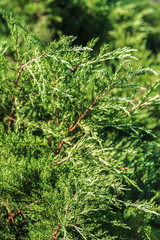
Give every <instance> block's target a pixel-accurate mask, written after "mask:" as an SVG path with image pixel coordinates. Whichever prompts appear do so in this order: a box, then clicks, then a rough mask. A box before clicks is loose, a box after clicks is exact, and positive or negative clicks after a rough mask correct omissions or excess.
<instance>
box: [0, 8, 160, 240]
mask: <svg viewBox="0 0 160 240" xmlns="http://www.w3.org/2000/svg"><path fill="white" fill-rule="evenodd" d="M3 17H4V18H5V20H6V21H7V23H8V25H9V27H10V29H11V36H12V37H13V39H14V48H13V56H12V58H11V60H8V58H7V45H6V43H2V45H1V55H0V57H1V65H0V73H1V79H0V81H1V85H0V93H1V99H0V110H1V122H0V126H1V133H0V139H1V141H0V148H1V154H0V169H1V175H0V193H1V194H0V197H1V200H0V202H1V205H0V222H1V226H0V236H1V238H2V239H116V238H118V239H128V238H130V239H135V236H137V234H138V236H139V239H140V238H141V239H142V238H143V237H144V236H145V238H146V237H147V236H149V235H150V236H151V231H150V232H149V230H147V231H143V230H141V229H140V227H141V226H142V225H143V224H145V227H146V229H147V226H150V227H151V228H152V227H153V228H154V224H153V226H152V224H150V221H151V219H152V218H153V216H154V218H155V222H156V221H157V218H158V217H159V212H158V207H157V203H156V201H155V195H156V194H155V193H156V190H157V188H158V186H157V185H155V186H154V184H152V182H155V183H157V182H158V181H159V180H158V179H159V172H158V170H157V166H158V164H159V159H160V156H159V144H157V142H156V140H154V139H155V136H154V135H153V134H152V133H151V132H150V131H149V129H147V128H145V126H140V125H138V123H137V122H136V115H138V114H142V113H143V111H144V110H145V108H148V107H151V106H153V105H157V104H159V96H158V95H155V96H153V97H150V98H149V96H150V94H151V93H153V92H154V90H155V89H156V87H157V86H158V85H159V82H158V81H157V83H156V84H155V85H154V86H153V87H151V88H150V89H149V90H148V92H147V94H146V95H145V97H144V98H143V97H142V99H144V101H141V100H140V101H139V103H138V104H135V101H134V100H135V96H136V92H137V91H138V90H139V89H141V87H140V86H139V87H137V86H138V83H136V84H134V82H133V81H134V80H135V81H137V76H139V75H141V74H144V73H147V72H148V71H149V72H152V73H154V71H153V70H152V69H150V68H143V69H142V68H138V70H134V69H133V67H132V61H135V59H134V56H132V54H133V53H134V51H135V50H134V49H129V48H126V47H125V48H122V49H116V50H114V51H111V52H109V51H108V46H107V45H104V46H103V47H102V48H101V49H100V51H99V54H97V56H94V55H93V47H94V44H95V43H96V41H97V39H96V40H92V41H90V42H89V43H88V45H87V46H86V47H82V46H74V45H73V44H74V43H73V41H74V39H75V38H74V37H67V36H63V37H61V38H60V40H59V41H54V42H52V43H51V44H50V45H48V46H44V44H43V43H41V41H40V40H39V38H38V37H37V36H34V35H33V34H30V32H29V31H28V30H26V29H25V28H24V27H22V26H21V24H20V23H19V22H17V21H16V20H13V18H12V16H8V15H7V14H5V13H4V12H3ZM22 35H23V37H24V41H22V40H21V41H22V43H21V44H20V42H19V38H20V36H21V37H22ZM24 47H25V49H26V50H25V51H23V50H21V48H22V49H23V48H24ZM113 60H114V61H115V63H116V68H115V69H114V66H113ZM136 61H137V60H136ZM131 89H132V94H131ZM146 183H147V184H148V187H147V188H145V185H146ZM147 194H148V195H147ZM152 199H154V202H152ZM139 219H141V220H139ZM140 221H141V223H140ZM135 223H137V225H136V224H135Z"/></svg>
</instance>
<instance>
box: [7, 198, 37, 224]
mask: <svg viewBox="0 0 160 240" xmlns="http://www.w3.org/2000/svg"><path fill="white" fill-rule="evenodd" d="M7 200H8V199H7ZM37 203H38V201H34V202H32V203H30V204H29V205H28V206H27V208H28V207H30V206H32V205H34V204H37ZM23 211H25V209H23V208H20V209H18V210H16V211H15V212H14V214H12V215H11V212H9V214H8V215H9V217H8V219H7V222H10V221H12V223H14V218H15V217H16V216H17V215H18V214H20V213H21V212H23Z"/></svg>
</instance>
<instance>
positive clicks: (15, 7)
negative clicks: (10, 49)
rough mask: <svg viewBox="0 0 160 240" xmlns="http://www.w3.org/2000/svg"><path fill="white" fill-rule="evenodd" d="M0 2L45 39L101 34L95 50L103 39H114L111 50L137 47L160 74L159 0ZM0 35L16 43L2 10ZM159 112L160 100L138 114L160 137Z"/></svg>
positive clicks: (147, 80)
mask: <svg viewBox="0 0 160 240" xmlns="http://www.w3.org/2000/svg"><path fill="white" fill-rule="evenodd" d="M0 8H1V9H3V10H5V11H7V12H11V13H13V16H14V17H15V18H17V19H18V20H20V22H21V23H22V24H24V25H25V26H28V27H29V29H30V31H32V32H34V33H36V34H38V35H39V36H40V39H41V40H42V41H43V42H44V43H45V44H47V43H49V42H51V41H53V40H55V39H59V37H60V36H62V35H64V34H65V35H74V36H77V39H76V40H75V44H79V45H85V44H86V43H87V42H88V41H89V40H91V39H92V38H96V37H99V41H98V43H97V45H96V51H98V49H99V47H100V46H101V45H102V44H103V43H108V44H109V50H113V49H115V48H119V47H120V48H122V47H125V46H127V47H131V48H135V49H137V50H138V51H137V52H136V53H135V56H136V57H137V58H138V59H139V61H133V67H134V68H138V67H140V66H142V67H150V68H153V69H154V70H155V71H156V72H157V73H159V74H160V52H159V50H160V1H159V0H147V1H137V0H134V1H133V0H132V1H131V0H127V1H126V0H122V1H117V0H46V1H43V0H32V1H29V0H15V1H10V0H1V1H0ZM0 36H1V41H6V40H7V42H8V44H10V45H11V46H12V40H11V38H10V33H9V30H8V28H7V25H6V23H5V21H4V20H3V19H2V17H1V16H0ZM8 54H12V53H8ZM112 64H116V63H112ZM112 67H113V66H112ZM139 79H140V81H141V85H142V86H144V87H146V88H149V87H150V86H151V85H152V84H154V82H155V81H156V80H157V78H156V76H155V75H151V74H150V75H147V76H146V75H145V76H144V77H140V78H139ZM159 90H160V89H159ZM159 90H158V91H159ZM143 94H144V92H143V91H139V92H138V93H137V97H136V98H135V103H136V102H138V100H139V98H140V97H142V95H143ZM159 116H160V109H159V106H154V107H150V108H149V109H148V110H146V111H144V112H143V114H141V116H140V117H138V118H137V119H136V120H137V121H138V122H139V123H140V124H142V125H145V126H146V127H147V128H149V129H151V130H153V131H154V132H155V133H156V135H157V136H158V138H160V118H159Z"/></svg>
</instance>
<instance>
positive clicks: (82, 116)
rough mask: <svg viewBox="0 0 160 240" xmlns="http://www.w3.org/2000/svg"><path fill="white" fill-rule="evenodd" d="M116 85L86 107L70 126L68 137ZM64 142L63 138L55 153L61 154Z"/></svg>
mask: <svg viewBox="0 0 160 240" xmlns="http://www.w3.org/2000/svg"><path fill="white" fill-rule="evenodd" d="M115 87H117V86H116V85H114V86H112V87H111V88H110V89H109V90H107V91H105V92H104V93H103V94H102V95H101V96H100V97H99V98H97V99H95V100H94V102H93V103H92V104H91V105H90V106H89V108H88V109H86V110H85V111H84V113H83V114H82V115H79V119H78V120H77V122H76V123H75V124H74V126H73V127H71V126H70V129H69V132H68V134H67V136H66V137H69V135H70V133H71V132H73V131H74V130H75V129H76V127H77V126H78V124H79V123H80V121H81V120H82V119H83V118H84V117H85V115H86V114H87V113H88V112H89V110H91V109H92V107H93V106H94V105H95V104H96V103H97V102H98V101H99V100H100V99H101V98H102V97H103V96H104V95H106V94H108V93H109V92H110V91H111V90H112V89H113V88H115ZM63 144H64V140H63V139H62V140H61V142H60V143H59V145H58V148H57V152H56V154H55V155H58V154H59V152H60V150H61V148H62V146H63Z"/></svg>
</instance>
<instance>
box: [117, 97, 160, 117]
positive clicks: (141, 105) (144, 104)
mask: <svg viewBox="0 0 160 240" xmlns="http://www.w3.org/2000/svg"><path fill="white" fill-rule="evenodd" d="M158 97H159V96H158V95H156V96H155V97H154V98H152V99H149V100H148V101H146V102H144V103H141V104H139V105H137V106H135V107H133V108H131V109H129V110H128V112H132V111H134V110H135V109H137V108H141V107H143V106H146V105H148V104H149V103H150V102H151V101H153V100H154V99H156V98H158ZM126 114H127V112H124V113H122V114H121V116H123V115H126Z"/></svg>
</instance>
